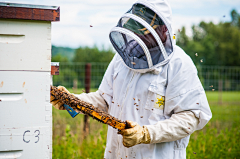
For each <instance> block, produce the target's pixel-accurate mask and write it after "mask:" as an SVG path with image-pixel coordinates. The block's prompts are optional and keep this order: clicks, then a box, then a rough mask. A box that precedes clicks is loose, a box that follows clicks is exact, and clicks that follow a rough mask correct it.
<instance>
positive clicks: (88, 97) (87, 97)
mask: <svg viewBox="0 0 240 159" xmlns="http://www.w3.org/2000/svg"><path fill="white" fill-rule="evenodd" d="M73 95H75V96H76V97H77V98H79V99H81V100H82V101H84V102H87V103H90V104H92V105H93V106H94V107H97V108H99V109H100V110H102V111H105V112H108V105H107V103H106V102H105V100H104V98H103V97H102V96H101V94H99V91H96V92H91V93H82V94H79V95H78V94H73Z"/></svg>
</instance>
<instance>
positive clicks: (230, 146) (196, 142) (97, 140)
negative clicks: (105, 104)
mask: <svg viewBox="0 0 240 159" xmlns="http://www.w3.org/2000/svg"><path fill="white" fill-rule="evenodd" d="M69 91H70V92H72V90H71V89H69ZM91 91H95V90H91ZM76 93H81V89H78V90H77V92H76ZM206 94H207V97H208V101H209V103H210V107H211V111H212V113H213V118H212V119H211V120H210V122H209V123H208V124H207V125H206V126H205V127H204V129H202V130H198V131H196V132H194V133H193V134H192V135H191V138H190V141H189V145H188V147H187V159H203V158H204V159H205V158H207V159H226V158H227V159H238V158H240V92H222V94H221V96H222V101H221V103H219V93H218V92H212V91H211V92H210V91H209V92H206ZM106 136H107V126H106V125H104V124H101V123H98V122H97V121H93V120H92V119H90V134H89V135H88V136H87V137H86V139H84V135H83V115H82V114H79V115H78V116H76V117H75V118H72V117H71V116H70V115H69V114H68V112H67V111H59V110H56V109H54V108H53V159H87V158H88V159H98V158H99V159H101V158H103V155H104V149H105V145H106Z"/></svg>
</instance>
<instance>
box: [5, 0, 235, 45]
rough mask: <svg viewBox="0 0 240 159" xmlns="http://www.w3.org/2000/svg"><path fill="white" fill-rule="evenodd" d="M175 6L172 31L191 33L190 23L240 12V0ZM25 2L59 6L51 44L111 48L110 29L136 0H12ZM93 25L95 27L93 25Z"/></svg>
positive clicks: (195, 0)
mask: <svg viewBox="0 0 240 159" xmlns="http://www.w3.org/2000/svg"><path fill="white" fill-rule="evenodd" d="M168 1H169V3H170V6H171V8H172V21H173V24H172V28H173V33H176V32H177V31H178V29H181V28H182V27H183V26H185V27H186V31H187V35H189V36H191V33H192V32H191V26H192V25H198V24H199V23H200V22H201V21H205V22H210V21H212V22H214V23H215V24H217V23H219V22H225V21H230V20H231V16H230V12H231V10H232V9H236V10H237V12H238V13H240V0H168ZM6 2H11V3H25V4H38V5H50V6H60V22H52V44H53V45H55V46H62V47H71V48H78V47H80V46H81V47H83V46H89V47H92V46H94V45H96V46H98V47H99V48H100V49H102V48H105V49H108V48H111V47H112V46H111V43H110V40H109V32H110V30H111V29H112V28H113V27H114V26H116V24H117V22H118V20H119V19H120V17H121V16H122V15H123V14H124V13H125V12H126V11H128V10H129V9H130V8H131V6H132V4H133V3H134V2H136V0H118V1H117V0H12V1H6ZM90 25H91V26H92V27H90Z"/></svg>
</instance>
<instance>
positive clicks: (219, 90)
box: [218, 79, 223, 105]
mask: <svg viewBox="0 0 240 159" xmlns="http://www.w3.org/2000/svg"><path fill="white" fill-rule="evenodd" d="M222 90H223V81H222V80H221V79H220V80H218V104H219V105H222Z"/></svg>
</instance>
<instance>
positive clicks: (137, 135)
mask: <svg viewBox="0 0 240 159" xmlns="http://www.w3.org/2000/svg"><path fill="white" fill-rule="evenodd" d="M126 122H127V127H130V128H129V129H124V130H121V131H120V132H118V134H121V135H122V136H123V145H124V146H125V147H128V148H129V147H132V146H134V145H137V144H141V143H144V144H149V143H150V141H151V138H150V135H149V132H148V129H147V128H146V127H144V126H143V127H141V126H140V125H138V123H136V122H132V121H129V120H127V121H126Z"/></svg>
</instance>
